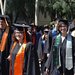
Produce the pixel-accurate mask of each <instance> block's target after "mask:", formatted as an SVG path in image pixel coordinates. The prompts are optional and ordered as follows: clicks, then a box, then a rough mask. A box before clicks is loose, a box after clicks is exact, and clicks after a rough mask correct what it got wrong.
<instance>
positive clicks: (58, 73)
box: [45, 36, 75, 75]
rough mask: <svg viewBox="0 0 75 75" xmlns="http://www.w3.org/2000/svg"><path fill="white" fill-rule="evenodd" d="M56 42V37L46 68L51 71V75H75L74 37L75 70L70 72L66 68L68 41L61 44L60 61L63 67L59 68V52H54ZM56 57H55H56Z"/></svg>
mask: <svg viewBox="0 0 75 75" xmlns="http://www.w3.org/2000/svg"><path fill="white" fill-rule="evenodd" d="M71 37H72V36H71ZM55 40H56V37H55V38H54V39H53V41H52V42H53V43H52V47H51V51H50V56H49V58H48V59H47V62H46V64H45V67H46V68H48V69H49V75H63V73H64V75H74V73H75V46H74V44H75V38H74V37H72V58H73V60H72V61H73V68H72V69H70V70H68V69H66V68H65V51H66V39H65V40H64V41H63V43H62V42H60V61H61V66H60V67H59V68H57V66H58V65H57V64H58V61H59V60H58V58H57V57H55V56H57V54H58V53H59V52H56V51H53V47H54V46H53V45H54V42H55ZM58 49H59V48H58ZM54 55H55V56H54Z"/></svg>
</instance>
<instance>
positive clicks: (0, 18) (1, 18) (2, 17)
mask: <svg viewBox="0 0 75 75" xmlns="http://www.w3.org/2000/svg"><path fill="white" fill-rule="evenodd" d="M5 19H6V20H7V21H9V20H10V18H9V16H8V15H0V20H5Z"/></svg>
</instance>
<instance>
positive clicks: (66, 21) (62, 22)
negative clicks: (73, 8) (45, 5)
mask: <svg viewBox="0 0 75 75" xmlns="http://www.w3.org/2000/svg"><path fill="white" fill-rule="evenodd" d="M62 24H64V25H66V26H67V27H68V25H69V24H68V20H60V21H59V26H61V25H62Z"/></svg>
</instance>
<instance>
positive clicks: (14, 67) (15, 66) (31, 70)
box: [8, 24, 39, 75]
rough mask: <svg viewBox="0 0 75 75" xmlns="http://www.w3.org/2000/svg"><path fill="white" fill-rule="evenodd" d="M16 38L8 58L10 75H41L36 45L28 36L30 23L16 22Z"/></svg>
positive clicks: (14, 33)
mask: <svg viewBox="0 0 75 75" xmlns="http://www.w3.org/2000/svg"><path fill="white" fill-rule="evenodd" d="M14 27H15V28H14V32H13V35H14V39H13V43H12V45H11V49H10V55H9V56H8V60H9V62H10V69H9V71H10V72H9V75H39V71H38V69H39V68H37V66H38V63H35V62H36V60H37V58H35V57H36V56H35V53H34V47H33V44H32V42H29V40H28V39H27V38H29V36H27V28H28V27H29V26H28V25H24V24H14Z"/></svg>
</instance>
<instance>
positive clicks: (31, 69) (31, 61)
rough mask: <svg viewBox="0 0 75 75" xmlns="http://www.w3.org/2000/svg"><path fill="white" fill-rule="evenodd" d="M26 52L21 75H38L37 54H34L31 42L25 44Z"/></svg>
mask: <svg viewBox="0 0 75 75" xmlns="http://www.w3.org/2000/svg"><path fill="white" fill-rule="evenodd" d="M26 50H27V51H26V52H25V58H24V70H23V75H40V74H39V64H38V57H37V52H35V49H34V46H33V44H32V42H29V43H28V44H27V46H26Z"/></svg>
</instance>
